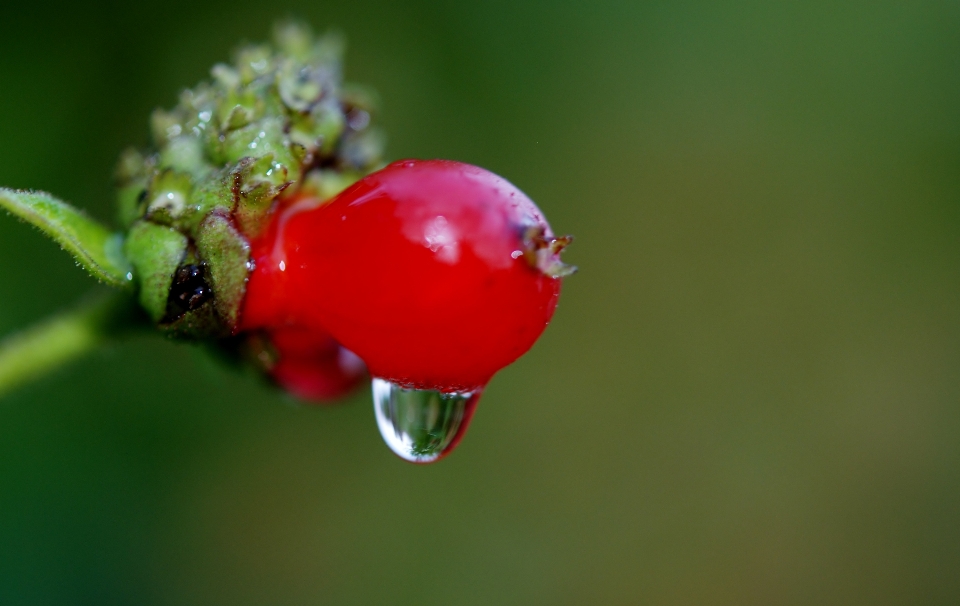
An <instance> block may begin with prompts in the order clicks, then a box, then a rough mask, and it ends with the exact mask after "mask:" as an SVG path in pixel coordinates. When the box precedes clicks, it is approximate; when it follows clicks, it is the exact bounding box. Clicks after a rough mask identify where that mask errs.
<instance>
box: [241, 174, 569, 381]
mask: <svg viewBox="0 0 960 606" xmlns="http://www.w3.org/2000/svg"><path fill="white" fill-rule="evenodd" d="M568 241H569V239H564V238H560V239H558V238H554V237H553V234H552V231H551V230H550V226H549V225H548V224H547V222H546V220H545V219H544V217H543V215H542V213H541V212H540V210H539V209H538V208H537V207H536V205H535V204H534V203H533V202H532V201H531V200H530V199H529V198H527V197H526V196H525V195H524V194H523V192H521V191H520V190H518V189H517V188H516V187H514V186H513V185H512V184H510V183H509V182H507V181H506V180H504V179H503V178H501V177H498V176H497V175H495V174H493V173H491V172H489V171H486V170H484V169H482V168H478V167H476V166H471V165H468V164H462V163H459V162H451V161H445V160H425V161H421V160H405V161H400V162H395V163H393V164H391V165H389V166H388V167H386V168H384V169H383V170H380V171H378V172H376V173H373V174H371V175H368V176H367V177H365V178H364V179H362V180H360V181H359V182H357V183H356V184H354V185H353V186H351V187H350V188H348V189H347V190H345V191H344V192H343V193H341V194H340V195H338V196H336V197H335V198H333V199H332V200H329V201H327V202H323V201H321V200H319V199H317V198H316V197H314V196H313V195H311V194H309V193H307V192H300V193H297V194H294V195H292V196H290V197H289V198H288V199H286V200H285V202H284V203H283V206H282V207H281V208H280V209H279V210H278V211H277V212H276V214H275V216H274V218H273V220H272V222H271V225H270V226H269V228H268V229H267V231H266V233H265V235H264V236H263V237H261V238H260V239H259V240H257V241H255V242H254V243H253V246H252V250H253V259H254V263H255V269H254V270H253V272H252V273H251V275H250V281H249V283H248V286H247V296H246V301H245V304H244V311H243V318H242V325H241V329H243V330H248V329H265V330H267V331H268V332H269V331H273V333H274V334H275V335H278V336H279V335H281V334H285V333H286V332H287V331H289V330H295V331H319V332H321V333H324V332H326V333H329V334H330V335H333V337H334V338H335V339H336V340H337V341H338V342H339V343H342V344H343V345H344V346H345V347H347V348H348V349H349V350H351V351H353V352H355V353H356V354H357V355H358V356H359V357H360V358H362V359H363V361H364V362H366V364H367V366H368V367H369V369H370V372H371V373H372V374H373V375H374V376H376V377H381V378H384V379H387V380H389V381H392V382H394V383H397V384H399V385H403V386H406V387H413V388H418V389H433V390H439V391H447V392H450V391H471V390H475V389H478V388H481V387H482V386H484V385H485V384H486V383H487V382H488V381H489V380H490V378H491V377H492V376H493V374H494V373H496V372H497V371H498V370H500V369H501V368H503V367H504V366H506V365H508V364H510V363H511V362H513V361H514V360H516V359H517V358H518V357H520V356H521V355H523V354H524V353H525V352H526V351H527V350H528V349H529V348H530V347H531V346H532V345H533V343H534V342H535V341H536V340H537V338H538V337H539V336H540V334H541V333H542V332H543V330H544V329H545V328H546V326H547V323H548V322H549V321H550V318H551V316H552V315H553V312H554V309H555V308H556V305H557V298H558V297H559V295H560V280H559V279H558V276H559V275H561V272H560V271H558V270H560V269H562V268H564V267H566V266H563V265H562V263H560V261H559V256H558V255H559V251H560V249H561V248H562V247H563V246H564V245H565V244H566V243H567V242H568ZM281 331H282V332H281ZM275 338H276V337H275ZM281 340H282V339H281ZM280 349H282V348H280ZM282 353H283V352H282V351H281V356H282Z"/></svg>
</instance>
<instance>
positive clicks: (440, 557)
mask: <svg viewBox="0 0 960 606" xmlns="http://www.w3.org/2000/svg"><path fill="white" fill-rule="evenodd" d="M719 4H720V3H712V2H693V1H688V0H680V1H673V2H666V1H662V2H597V1H594V2H586V1H565V2H517V1H506V0H493V1H488V2H483V3H479V2H477V3H465V2H458V1H456V0H445V1H426V0H410V1H408V2H403V3H395V2H385V1H383V2H337V3H334V2H330V1H328V0H319V1H311V2H304V1H294V0H291V1H289V2H261V1H257V2H252V1H249V0H237V1H233V2H223V1H219V0H218V1H213V2H204V3H195V2H190V1H188V0H173V1H169V2H162V3H157V2H150V3H147V2H143V3H121V2H104V3H101V4H88V3H66V2H64V3H62V4H51V3H48V2H46V1H45V0H39V1H36V2H21V3H16V4H14V3H12V2H9V3H4V6H3V7H2V8H0V24H2V30H3V35H2V36H0V184H3V185H6V186H10V187H21V188H39V189H45V190H49V191H51V192H54V193H56V194H57V195H59V196H61V197H63V198H64V199H67V200H70V201H72V202H74V203H76V204H78V205H80V206H83V207H85V208H87V209H89V210H90V212H91V213H93V214H94V215H97V216H99V217H102V218H105V219H106V218H109V217H110V216H111V207H112V189H111V173H112V169H113V164H114V162H115V159H116V157H117V155H118V153H119V151H120V150H121V149H122V148H123V147H125V146H126V145H129V144H131V143H133V144H138V145H142V144H144V143H146V140H147V117H148V114H149V111H150V110H151V109H152V108H154V107H156V106H171V105H173V104H174V103H175V100H176V95H177V93H178V92H179V90H180V89H181V88H183V87H185V86H190V85H193V84H194V83H195V82H197V81H199V80H201V79H203V78H204V77H206V73H207V70H208V68H209V67H210V66H211V65H212V64H213V63H215V62H217V61H220V60H224V59H226V58H228V57H229V53H230V51H231V49H232V48H233V47H234V46H235V45H236V44H237V43H238V42H239V41H241V40H242V39H248V40H260V39H264V38H266V37H267V36H268V33H269V28H270V24H271V23H272V21H273V20H274V19H275V18H277V17H282V16H285V15H288V14H294V15H299V16H302V17H304V18H306V19H308V20H310V21H311V22H312V23H313V25H314V26H315V27H317V28H318V29H321V30H323V29H326V28H328V27H330V26H335V27H337V28H339V29H340V30H342V31H343V32H344V33H346V35H347V36H348V39H349V42H350V48H349V51H348V60H347V74H348V77H349V78H350V79H352V80H354V81H359V82H364V83H368V84H371V85H373V86H375V87H376V88H378V89H379V91H380V93H381V95H382V97H383V99H384V111H383V114H382V120H381V125H382V126H383V127H384V128H385V129H386V131H387V134H388V136H389V145H388V156H389V157H390V158H391V159H396V158H401V157H411V156H412V157H445V158H452V159H457V160H462V161H467V162H472V163H475V164H479V165H482V166H485V167H487V168H489V169H491V170H493V171H495V172H498V173H500V174H502V175H504V176H506V177H507V178H508V179H510V180H511V181H513V182H514V183H516V184H517V185H518V186H520V187H521V188H522V189H524V190H525V191H526V192H527V193H528V194H529V195H530V196H531V197H532V198H533V199H534V200H536V201H537V202H538V204H539V205H540V207H541V208H542V209H544V211H545V212H546V214H547V215H548V216H549V217H550V220H551V222H552V224H553V226H554V228H555V229H556V230H557V231H559V232H562V233H567V232H569V233H574V234H575V235H576V236H577V238H578V239H577V242H576V243H575V245H574V246H573V247H572V248H571V249H570V250H569V252H568V253H567V258H568V260H569V261H571V262H573V263H576V264H578V265H580V267H581V272H580V273H579V274H578V275H577V276H575V277H573V278H571V279H569V280H568V281H567V282H566V287H565V292H564V295H563V297H562V299H561V304H560V307H559V310H558V312H557V315H556V317H555V318H554V322H553V324H552V325H551V327H550V328H549V330H548V331H547V332H546V334H545V335H544V337H543V338H542V339H541V340H540V342H539V343H538V344H537V345H536V347H534V349H533V350H532V351H531V352H530V353H529V354H528V355H527V356H526V357H524V358H523V359H521V360H520V361H519V362H518V363H516V364H515V365H513V366H512V367H510V368H508V369H506V370H504V371H503V372H502V373H500V375H498V376H497V378H496V379H495V380H494V382H493V383H492V384H491V386H490V388H489V390H488V391H487V393H486V395H485V397H484V401H483V402H482V403H481V406H480V409H479V411H478V414H477V416H476V419H475V421H474V424H473V426H472V427H471V431H470V434H469V435H468V436H467V439H466V440H464V442H463V444H462V446H461V447H460V448H459V449H458V451H457V452H456V453H455V454H453V455H452V456H451V457H450V458H448V459H446V460H444V461H443V462H442V463H440V464H437V465H434V466H428V467H417V466H412V465H409V464H406V463H403V462H401V461H400V460H399V459H397V458H395V457H394V456H393V455H391V454H390V453H389V451H388V450H387V448H386V447H385V446H384V445H383V444H382V443H381V440H380V437H379V435H378V433H377V429H376V427H375V423H374V420H373V413H372V409H371V408H372V407H371V405H370V402H369V394H368V393H366V392H365V393H360V394H357V396H356V397H354V398H352V399H351V400H350V401H348V402H346V403H345V404H343V405H342V406H337V407H332V408H321V409H315V408H299V407H297V406H295V405H293V404H292V403H291V402H290V401H289V400H288V399H287V398H285V397H284V396H282V395H279V394H277V393H275V392H272V391H270V390H269V389H268V388H266V387H264V386H262V385H261V384H259V383H257V382H256V381H253V380H251V379H249V378H245V377H237V376H234V375H232V374H230V373H229V372H226V371H223V370H220V369H218V368H217V367H215V366H212V365H210V364H209V363H207V362H205V360H204V358H203V357H202V356H200V355H199V354H198V353H197V352H195V351H194V350H192V349H191V348H189V347H186V346H182V345H176V344H173V343H169V342H165V341H162V340H160V339H150V338H146V337H144V338H137V339H135V340H133V341H130V342H128V343H125V344H123V345H120V346H117V347H115V348H112V349H110V350H107V351H104V352H102V353H98V354H97V355H94V356H92V357H90V358H88V359H86V360H84V361H83V362H81V363H79V364H76V365H74V366H71V367H70V368H68V369H65V370H63V371H61V372H58V373H56V374H55V375H53V376H52V377H50V378H48V379H46V380H44V381H43V382H42V383H39V384H35V385H32V386H30V387H28V388H26V389H23V390H21V391H19V392H17V393H16V394H15V395H13V396H11V397H8V398H5V399H4V400H3V402H2V403H0V603H2V604H96V605H101V606H102V605H106V604H158V605H161V604H162V605H166V604H169V605H191V604H197V605H200V604H204V605H209V604H225V605H246V604H250V605H255V604H256V605H260V604H263V605H266V604H270V605H288V604H290V605H293V604H297V605H300V604H569V605H574V604H731V605H734V604H737V605H742V604H871V605H877V604H955V603H957V602H958V601H960V574H958V570H960V439H958V438H960V313H958V310H960V305H958V304H960V280H958V276H960V273H958V272H960V238H958V236H960V111H958V110H960V6H958V5H957V4H956V3H955V2H926V1H916V2H895V1H878V2H836V1H835V0H831V1H829V2H827V1H815V2H802V3H801V2H779V3H771V2H761V1H754V2H736V3H724V6H720V5H719ZM0 259H2V260H3V262H2V263H0V334H6V333H9V332H12V331H14V330H16V329H17V328H18V327H23V326H26V325H28V324H30V323H32V322H34V321H36V320H38V319H40V318H41V317H44V316H45V315H47V314H49V313H52V312H54V311H56V310H58V309H60V308H62V307H64V306H67V305H69V304H70V303H71V302H72V301H74V300H75V299H77V298H78V297H80V296H81V295H82V294H83V293H85V292H86V291H88V290H89V289H90V288H91V286H92V282H91V280H90V279H88V278H87V277H85V275H84V274H83V273H82V272H81V271H80V270H79V269H77V268H75V267H74V266H73V264H72V263H71V262H70V260H69V259H68V258H67V257H66V255H64V254H63V253H61V252H60V251H59V250H57V248H56V247H55V246H54V245H52V244H50V243H48V242H46V241H44V240H43V239H42V238H41V237H40V236H39V235H38V234H36V233H34V232H33V231H32V230H31V229H30V228H28V227H26V226H24V225H22V224H18V223H16V222H15V221H14V220H12V219H10V218H9V217H5V216H0Z"/></svg>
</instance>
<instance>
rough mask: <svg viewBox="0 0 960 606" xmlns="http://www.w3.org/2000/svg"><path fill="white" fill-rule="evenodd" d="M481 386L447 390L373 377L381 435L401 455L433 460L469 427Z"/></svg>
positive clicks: (428, 460)
mask: <svg viewBox="0 0 960 606" xmlns="http://www.w3.org/2000/svg"><path fill="white" fill-rule="evenodd" d="M480 394H481V390H479V389H477V390H476V391H469V392H453V393H443V392H439V391H431V390H424V389H406V388H404V387H400V386H399V385H397V384H396V383H392V382H390V381H386V380H384V379H374V380H373V411H374V413H375V414H376V417H377V426H378V427H379V428H380V435H382V436H383V440H384V441H385V442H386V443H387V446H389V447H390V450H392V451H393V452H394V453H396V454H397V455H398V456H399V457H400V458H402V459H406V460H407V461H412V462H414V463H433V462H434V461H437V460H439V459H440V458H442V457H443V456H444V455H446V454H448V453H450V452H451V451H452V450H453V449H454V448H455V447H456V446H457V444H458V443H459V442H460V438H462V437H463V434H464V433H466V431H467V426H468V425H469V424H470V419H471V418H472V417H473V411H474V409H475V408H476V406H477V401H478V400H479V399H480Z"/></svg>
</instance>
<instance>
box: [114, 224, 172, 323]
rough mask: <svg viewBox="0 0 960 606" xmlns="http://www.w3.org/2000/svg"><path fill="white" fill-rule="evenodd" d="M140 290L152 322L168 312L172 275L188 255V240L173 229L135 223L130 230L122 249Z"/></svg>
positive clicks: (142, 300)
mask: <svg viewBox="0 0 960 606" xmlns="http://www.w3.org/2000/svg"><path fill="white" fill-rule="evenodd" d="M125 251H126V253H127V257H128V258H129V259H130V261H131V262H132V263H133V266H134V268H135V269H136V274H137V278H138V282H139V287H140V305H142V306H143V308H144V309H145V310H146V311H147V314H148V315H149V316H150V319H152V320H153V321H154V322H160V321H161V320H162V319H163V317H164V315H166V311H167V299H168V298H169V296H170V286H171V284H173V275H174V273H175V272H176V271H177V267H178V266H179V265H180V262H181V261H182V260H183V258H184V255H185V254H186V251H187V237H186V236H184V235H183V234H181V233H180V232H178V231H177V230H175V229H171V228H169V227H164V226H162V225H157V224H155V223H150V222H148V221H138V222H137V223H135V224H134V225H133V227H131V228H130V232H129V233H128V235H127V242H126V246H125Z"/></svg>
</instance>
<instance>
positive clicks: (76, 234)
mask: <svg viewBox="0 0 960 606" xmlns="http://www.w3.org/2000/svg"><path fill="white" fill-rule="evenodd" d="M0 208H3V209H5V210H6V211H7V212H9V213H10V214H12V215H14V216H16V217H18V218H20V219H21V220H23V221H26V222H27V223H29V224H31V225H33V226H34V227H36V228H37V229H39V230H40V231H41V232H43V233H44V234H45V235H46V236H48V237H49V238H51V239H52V240H54V241H55V242H56V243H57V244H59V245H60V247H61V248H63V249H64V250H65V251H67V252H68V253H70V254H71V255H73V258H74V259H75V260H76V262H77V263H78V264H79V265H80V266H81V267H83V268H84V269H85V270H87V273H89V274H90V275H91V276H93V277H94V278H96V279H97V280H100V281H101V282H104V283H106V284H108V285H110V286H116V287H119V288H127V289H132V288H133V275H132V273H131V271H132V267H131V265H130V262H129V261H127V258H126V257H125V256H124V254H123V236H122V235H121V234H119V233H112V232H110V230H108V229H107V228H106V227H104V226H103V225H101V224H100V223H98V222H96V221H94V220H93V219H91V218H90V217H88V216H86V215H85V214H84V213H82V212H81V211H79V210H78V209H76V208H73V207H72V206H70V205H69V204H65V203H64V202H61V201H60V200H57V199H56V198H54V197H53V196H51V195H50V194H48V193H44V192H31V191H16V190H12V189H5V188H0Z"/></svg>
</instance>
